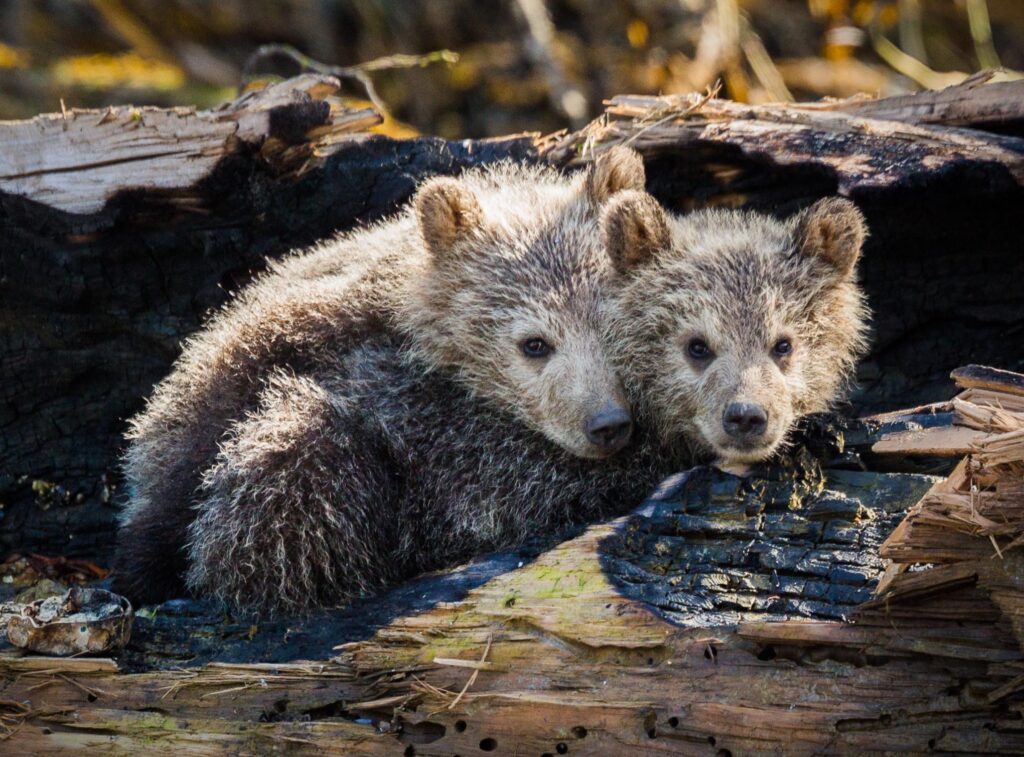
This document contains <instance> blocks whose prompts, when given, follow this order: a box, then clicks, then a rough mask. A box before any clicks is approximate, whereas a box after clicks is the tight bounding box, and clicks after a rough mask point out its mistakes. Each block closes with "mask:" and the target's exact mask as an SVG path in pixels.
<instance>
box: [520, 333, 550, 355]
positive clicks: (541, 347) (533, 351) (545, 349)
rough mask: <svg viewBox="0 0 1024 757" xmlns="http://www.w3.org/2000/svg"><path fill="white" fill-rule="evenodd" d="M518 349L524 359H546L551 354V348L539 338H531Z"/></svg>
mask: <svg viewBox="0 0 1024 757" xmlns="http://www.w3.org/2000/svg"><path fill="white" fill-rule="evenodd" d="M520 348H521V349H522V351H523V354H524V355H526V357H547V356H548V355H550V354H551V351H552V349H553V348H552V347H551V345H550V344H548V343H547V342H545V341H544V340H543V339H541V338H540V337H533V338H531V339H527V340H525V341H524V342H523V343H522V344H521V345H520Z"/></svg>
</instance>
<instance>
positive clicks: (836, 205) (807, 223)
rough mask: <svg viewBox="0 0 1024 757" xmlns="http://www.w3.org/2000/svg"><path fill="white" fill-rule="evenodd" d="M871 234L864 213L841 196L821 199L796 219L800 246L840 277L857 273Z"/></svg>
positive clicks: (804, 253)
mask: <svg viewBox="0 0 1024 757" xmlns="http://www.w3.org/2000/svg"><path fill="white" fill-rule="evenodd" d="M867 234H868V230H867V223H866V222H865V221H864V215H863V214H862V213H861V212H860V210H858V209H857V206H856V205H854V204H853V203H852V202H850V201H849V200H844V199H842V198H839V197H828V198H826V199H824V200H818V201H817V202H816V203H814V204H813V205H812V206H811V207H809V208H807V210H805V211H803V212H802V213H800V215H799V216H797V220H796V245H797V250H798V251H799V252H800V253H801V254H802V255H808V256H814V257H818V258H821V259H822V260H824V261H825V262H827V263H829V264H830V265H831V266H833V267H834V268H835V269H836V271H837V272H838V273H839V276H840V278H846V277H848V276H850V275H851V274H852V273H853V269H854V266H856V265H857V259H858V258H859V257H860V251H861V247H863V246H864V239H865V238H866V237H867Z"/></svg>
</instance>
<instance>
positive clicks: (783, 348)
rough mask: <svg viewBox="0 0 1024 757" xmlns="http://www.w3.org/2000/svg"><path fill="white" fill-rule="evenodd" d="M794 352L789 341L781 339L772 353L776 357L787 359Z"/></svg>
mask: <svg viewBox="0 0 1024 757" xmlns="http://www.w3.org/2000/svg"><path fill="white" fill-rule="evenodd" d="M792 351H793V345H792V344H790V343H789V340H788V339H780V340H779V341H777V342H776V343H775V346H774V347H772V353H773V354H774V355H775V356H776V357H785V356H786V355H788V354H789V353H790V352H792Z"/></svg>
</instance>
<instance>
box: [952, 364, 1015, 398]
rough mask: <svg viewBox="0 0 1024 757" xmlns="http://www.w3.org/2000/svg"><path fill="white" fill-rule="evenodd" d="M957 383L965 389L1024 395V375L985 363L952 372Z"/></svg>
mask: <svg viewBox="0 0 1024 757" xmlns="http://www.w3.org/2000/svg"><path fill="white" fill-rule="evenodd" d="M950 378H952V379H953V380H954V381H956V385H957V386H959V387H962V388H964V389H986V390H990V391H996V392H1002V393H1004V394H1013V395H1016V396H1018V397H1024V376H1021V375H1020V374H1019V373H1013V372H1012V371H1002V370H999V369H997V368H989V367H988V366H984V365H966V366H964V367H963V368H957V369H956V370H954V371H953V372H952V373H951V374H950Z"/></svg>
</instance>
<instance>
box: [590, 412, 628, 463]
mask: <svg viewBox="0 0 1024 757" xmlns="http://www.w3.org/2000/svg"><path fill="white" fill-rule="evenodd" d="M585 431H586V432H587V439H589V440H590V442H591V443H592V444H594V445H596V446H598V447H600V448H601V449H602V450H603V451H605V452H617V451H618V450H620V449H622V448H623V447H624V446H625V445H626V442H628V441H629V437H630V434H632V433H633V419H632V418H631V417H630V415H629V411H628V410H626V409H625V408H622V407H606V408H604V409H603V410H599V411H598V412H596V413H594V414H593V415H592V416H590V417H589V418H588V419H587V423H586V426H585Z"/></svg>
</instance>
